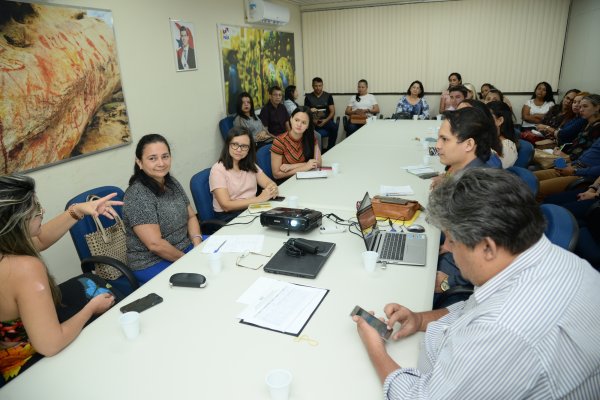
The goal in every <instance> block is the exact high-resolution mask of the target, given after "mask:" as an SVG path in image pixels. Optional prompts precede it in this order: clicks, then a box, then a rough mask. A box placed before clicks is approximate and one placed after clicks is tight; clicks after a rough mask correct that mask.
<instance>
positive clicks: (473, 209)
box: [353, 168, 600, 400]
mask: <svg viewBox="0 0 600 400" xmlns="http://www.w3.org/2000/svg"><path fill="white" fill-rule="evenodd" d="M427 209H428V216H427V219H428V221H429V222H430V223H431V224H433V225H435V226H437V227H438V228H439V229H441V230H442V231H443V232H444V233H445V234H446V241H447V242H448V246H449V247H450V248H451V249H452V251H453V252H454V254H455V257H456V260H457V263H458V265H459V267H460V270H461V272H462V273H463V275H464V276H465V277H467V278H468V279H469V280H470V281H471V282H473V284H474V285H475V289H474V290H475V292H474V294H473V295H471V297H470V298H469V299H468V300H467V301H465V302H460V303H456V304H454V305H452V306H450V307H448V308H443V309H438V310H433V311H422V312H413V311H411V310H409V309H408V308H406V307H404V306H401V305H399V304H396V303H392V304H388V305H386V306H385V308H384V312H385V316H386V317H387V318H388V320H387V326H388V328H389V329H394V328H397V327H398V325H397V324H400V325H399V326H400V327H399V328H397V331H396V332H395V333H393V335H392V340H390V341H389V342H384V341H383V340H381V337H380V336H379V333H378V332H377V331H376V330H375V329H374V328H372V327H371V326H370V325H369V324H368V323H367V322H366V321H365V320H364V319H362V318H360V317H357V316H355V317H353V320H354V321H355V322H356V324H357V330H358V333H359V336H360V338H361V340H362V342H363V344H364V346H365V348H366V351H367V354H368V356H369V358H370V359H371V362H372V364H373V366H374V368H375V371H376V373H377V375H378V376H379V378H380V380H381V382H382V383H383V391H384V397H385V398H386V399H393V400H399V399H430V398H431V399H433V398H435V399H518V398H536V399H546V398H569V399H588V398H590V399H591V398H598V396H599V395H600V389H599V388H600V374H599V373H598V366H599V365H600V346H598V344H597V332H600V298H599V297H598V296H597V288H598V287H599V285H600V274H598V273H597V272H596V271H595V270H594V269H593V268H591V267H590V265H589V264H588V263H587V262H586V261H584V260H582V259H580V258H579V257H577V256H575V255H573V254H572V253H570V252H568V251H566V250H564V249H562V248H560V247H558V246H555V245H553V244H552V243H551V242H550V241H549V240H548V239H547V238H546V237H545V236H544V226H545V222H544V217H543V215H542V213H541V211H540V209H539V207H538V206H537V204H536V202H535V199H534V198H533V195H532V193H531V191H530V190H529V188H528V187H527V186H526V185H525V184H524V183H523V182H522V181H521V180H520V179H519V178H518V177H517V176H515V175H513V174H511V173H509V172H506V171H503V170H494V169H479V168H476V169H470V170H467V171H464V172H463V173H462V174H459V175H456V176H454V177H452V178H450V179H447V180H446V181H445V182H443V183H442V184H441V185H440V186H439V187H437V188H436V189H435V190H434V191H433V192H432V193H431V194H430V196H429V202H428V206H427ZM507 221H510V223H507ZM557 288H563V289H564V290H557ZM557 310H560V311H559V312H557ZM416 332H425V336H424V338H423V348H422V350H421V353H422V355H423V356H422V357H420V358H419V363H418V364H417V367H416V368H403V367H401V366H400V365H398V363H396V361H394V359H392V358H391V357H390V355H389V354H388V352H387V349H386V346H394V344H393V340H399V339H402V338H405V337H408V336H411V335H413V334H414V333H416ZM544 360H545V361H544ZM557 365H560V366H561V367H560V368H557V367H556V366H557ZM499 377H502V379H499ZM474 382H476V384H474Z"/></svg>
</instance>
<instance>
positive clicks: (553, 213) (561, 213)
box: [540, 204, 579, 251]
mask: <svg viewBox="0 0 600 400" xmlns="http://www.w3.org/2000/svg"><path fill="white" fill-rule="evenodd" d="M540 209H541V210H542V213H543V214H544V218H545V219H546V230H545V231H544V233H545V234H546V237H548V239H549V240H550V241H551V242H552V243H554V244H555V245H557V246H560V247H562V248H563V249H565V250H569V251H573V250H574V249H575V246H576V245H577V239H578V238H579V225H578V224H577V220H576V219H575V217H574V216H573V214H571V212H570V211H569V210H567V209H566V208H564V207H561V206H558V205H556V204H542V205H541V206H540Z"/></svg>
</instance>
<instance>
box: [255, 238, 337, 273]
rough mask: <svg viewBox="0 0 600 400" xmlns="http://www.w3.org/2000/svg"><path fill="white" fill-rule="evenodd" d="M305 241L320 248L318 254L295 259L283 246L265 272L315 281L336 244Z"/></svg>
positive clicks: (270, 261)
mask: <svg viewBox="0 0 600 400" xmlns="http://www.w3.org/2000/svg"><path fill="white" fill-rule="evenodd" d="M304 241H305V242H308V243H309V244H311V245H313V246H318V250H317V253H316V254H311V253H306V254H304V255H303V256H300V257H294V256H291V255H288V254H287V252H286V248H285V246H283V247H282V248H281V249H279V251H278V252H277V253H275V255H274V256H273V258H271V259H270V260H269V262H268V263H267V265H265V267H264V270H265V272H270V273H272V274H282V275H290V276H297V277H300V278H309V279H315V278H316V277H317V275H318V274H319V271H321V268H323V265H324V264H325V261H327V259H328V258H329V256H330V255H331V253H332V252H333V249H334V247H335V243H331V242H320V241H317V240H307V239H304Z"/></svg>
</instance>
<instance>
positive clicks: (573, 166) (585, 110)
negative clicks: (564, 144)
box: [534, 94, 600, 201]
mask: <svg viewBox="0 0 600 400" xmlns="http://www.w3.org/2000/svg"><path fill="white" fill-rule="evenodd" d="M579 112H580V114H581V116H582V117H583V118H585V119H586V120H587V121H588V125H587V126H586V128H585V130H584V132H582V133H581V134H580V135H579V136H578V137H577V139H576V141H575V142H574V145H576V146H575V147H574V148H572V149H571V150H572V152H571V153H569V154H568V156H569V158H570V159H571V162H570V163H568V164H567V166H566V167H564V168H556V167H555V168H553V169H547V170H540V171H535V172H534V174H535V176H536V177H537V178H538V180H539V181H540V189H539V191H538V200H540V201H541V200H542V199H543V198H544V197H546V196H547V195H549V194H554V193H559V192H562V191H564V190H565V188H566V187H567V185H569V184H570V183H571V182H573V181H576V180H577V179H578V177H592V178H595V177H596V176H598V175H600V140H598V138H600V95H597V94H592V95H589V96H587V97H585V98H584V99H583V100H581V104H580V111H579ZM590 145H591V146H590ZM554 153H555V154H556V155H559V156H561V157H565V156H566V155H567V154H565V153H563V152H561V151H560V150H557V149H555V152H554Z"/></svg>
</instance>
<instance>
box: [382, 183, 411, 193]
mask: <svg viewBox="0 0 600 400" xmlns="http://www.w3.org/2000/svg"><path fill="white" fill-rule="evenodd" d="M379 194H380V195H382V196H408V195H413V194H415V192H414V191H413V190H412V188H411V187H410V185H406V186H386V185H381V186H379Z"/></svg>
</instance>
